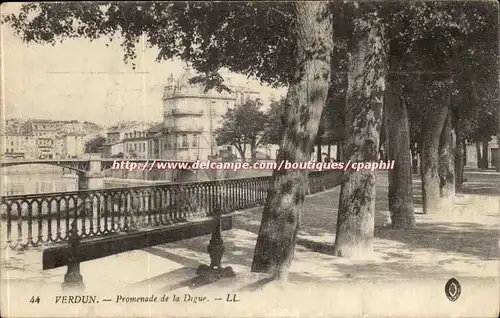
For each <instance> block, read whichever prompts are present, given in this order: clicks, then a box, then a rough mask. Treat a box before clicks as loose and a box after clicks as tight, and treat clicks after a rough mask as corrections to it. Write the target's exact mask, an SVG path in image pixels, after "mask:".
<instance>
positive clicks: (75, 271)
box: [62, 219, 85, 290]
mask: <svg viewBox="0 0 500 318" xmlns="http://www.w3.org/2000/svg"><path fill="white" fill-rule="evenodd" d="M76 222H77V220H76V219H74V220H73V223H72V224H71V230H70V232H69V246H70V251H69V256H68V270H67V272H66V275H64V282H63V283H62V288H63V289H64V290H67V289H83V288H85V285H84V284H83V277H82V275H81V274H80V262H79V260H78V257H77V253H76V251H77V248H78V244H79V243H80V238H79V237H78V229H77V226H76V224H77V223H76Z"/></svg>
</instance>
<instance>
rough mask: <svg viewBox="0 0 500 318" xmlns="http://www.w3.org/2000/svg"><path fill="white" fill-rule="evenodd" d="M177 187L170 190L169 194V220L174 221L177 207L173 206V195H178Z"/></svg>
mask: <svg viewBox="0 0 500 318" xmlns="http://www.w3.org/2000/svg"><path fill="white" fill-rule="evenodd" d="M176 192H177V189H172V190H171V191H169V195H168V207H167V209H168V220H167V221H168V222H169V223H170V222H173V220H174V213H175V210H174V209H175V207H174V206H173V200H174V198H173V196H174V195H175V196H177V193H176Z"/></svg>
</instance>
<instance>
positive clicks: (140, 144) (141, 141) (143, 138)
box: [123, 131, 150, 159]
mask: <svg viewBox="0 0 500 318" xmlns="http://www.w3.org/2000/svg"><path fill="white" fill-rule="evenodd" d="M149 140H150V137H149V136H148V132H147V131H134V132H131V133H125V138H124V139H123V143H124V146H123V149H124V152H123V154H124V158H137V159H146V158H147V157H148V153H149Z"/></svg>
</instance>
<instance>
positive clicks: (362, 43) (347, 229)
mask: <svg viewBox="0 0 500 318" xmlns="http://www.w3.org/2000/svg"><path fill="white" fill-rule="evenodd" d="M355 10H356V9H355ZM361 14H363V13H361ZM359 15H360V12H359V10H356V11H355V12H354V16H355V19H357V20H358V22H360V25H364V27H363V28H362V30H354V32H352V33H351V39H350V48H349V49H350V52H351V55H350V57H349V71H348V88H347V96H346V105H345V107H346V108H345V109H346V112H345V116H346V117H345V118H346V121H345V122H346V144H345V149H344V151H345V152H344V155H345V157H344V161H348V162H347V164H349V162H357V161H375V160H377V158H378V146H379V141H380V140H379V139H380V126H381V123H382V109H383V96H384V89H385V76H386V73H387V59H386V53H385V52H386V41H385V40H386V39H385V27H384V25H383V23H377V24H376V23H374V22H373V20H371V21H363V20H362V18H361V17H359ZM342 181H343V182H342V186H341V190H340V202H339V211H338V216H337V231H336V237H335V245H334V255H336V256H341V257H362V256H363V255H365V254H366V253H370V252H372V251H373V232H374V216H375V181H376V178H375V172H371V171H359V172H356V171H352V170H351V169H349V168H347V169H346V171H345V172H344V174H343V180H342Z"/></svg>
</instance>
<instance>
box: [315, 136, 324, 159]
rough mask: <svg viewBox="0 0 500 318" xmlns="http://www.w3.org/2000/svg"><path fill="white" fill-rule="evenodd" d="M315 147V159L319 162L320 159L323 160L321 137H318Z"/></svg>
mask: <svg viewBox="0 0 500 318" xmlns="http://www.w3.org/2000/svg"><path fill="white" fill-rule="evenodd" d="M316 147H317V149H316V161H317V162H321V161H323V160H322V157H323V155H322V153H321V139H319V138H318V142H317V143H316Z"/></svg>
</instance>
